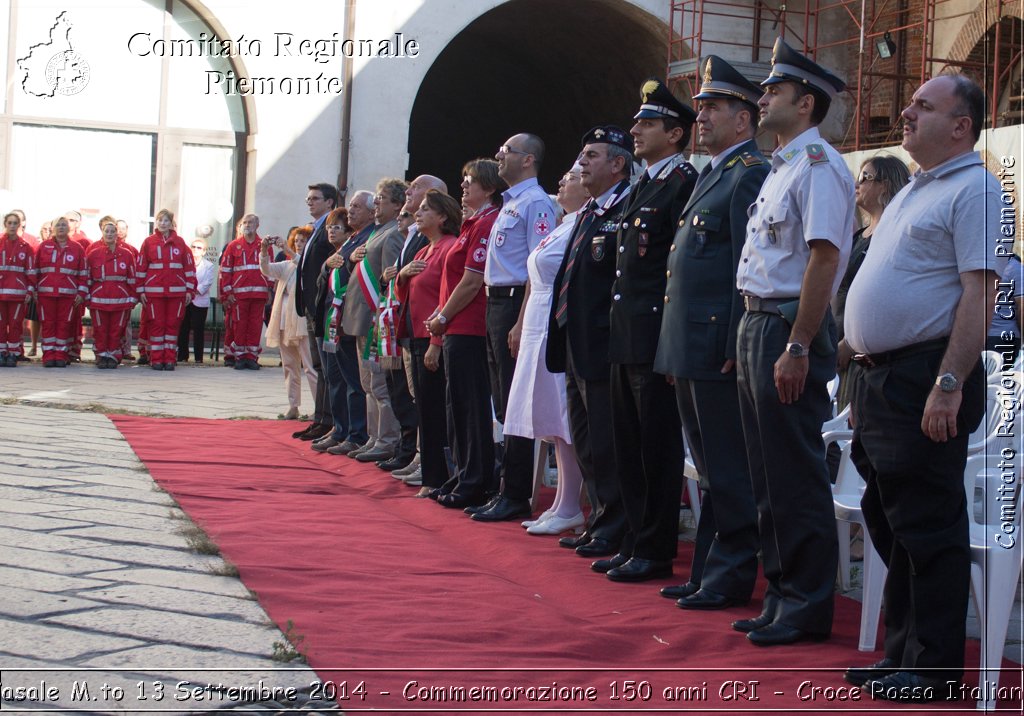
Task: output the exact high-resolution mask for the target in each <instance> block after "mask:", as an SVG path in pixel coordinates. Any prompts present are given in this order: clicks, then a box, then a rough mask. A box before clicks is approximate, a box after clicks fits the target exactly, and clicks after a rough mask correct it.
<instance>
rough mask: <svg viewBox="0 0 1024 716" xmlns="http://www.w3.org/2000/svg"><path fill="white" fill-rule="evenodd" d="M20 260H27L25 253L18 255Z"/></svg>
mask: <svg viewBox="0 0 1024 716" xmlns="http://www.w3.org/2000/svg"><path fill="white" fill-rule="evenodd" d="M18 260H19V261H24V260H25V253H24V252H22V253H20V254H18Z"/></svg>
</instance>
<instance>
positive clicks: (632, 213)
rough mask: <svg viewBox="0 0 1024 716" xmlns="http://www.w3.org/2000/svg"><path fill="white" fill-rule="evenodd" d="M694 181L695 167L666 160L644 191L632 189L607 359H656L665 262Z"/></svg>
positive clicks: (614, 287)
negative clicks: (665, 163)
mask: <svg viewBox="0 0 1024 716" xmlns="http://www.w3.org/2000/svg"><path fill="white" fill-rule="evenodd" d="M680 159H681V158H680ZM696 181H697V172H696V170H695V169H694V168H693V167H692V166H691V165H690V163H689V162H685V161H680V162H679V163H678V164H675V165H674V166H673V165H672V164H671V163H670V164H668V165H667V166H666V167H665V168H663V169H662V170H661V171H659V172H658V175H657V176H656V177H654V178H653V179H651V180H650V181H649V182H648V183H647V185H646V186H645V187H644V188H643V189H642V190H639V191H637V188H636V187H634V190H633V192H631V196H630V199H629V206H628V207H627V208H626V210H625V211H624V212H623V214H622V220H621V221H620V222H619V234H618V240H617V248H616V266H615V268H616V271H617V278H616V279H615V283H614V284H612V308H611V340H610V342H609V345H608V359H609V361H610V362H611V363H653V362H654V355H655V353H656V352H657V349H658V334H659V332H660V331H661V314H662V310H663V308H664V306H665V263H666V262H667V260H668V254H669V248H670V247H671V246H672V237H673V236H674V234H675V229H676V223H677V222H678V220H679V215H680V214H681V213H682V211H683V207H684V206H686V202H687V200H688V199H689V198H690V192H691V191H693V185H694V183H696Z"/></svg>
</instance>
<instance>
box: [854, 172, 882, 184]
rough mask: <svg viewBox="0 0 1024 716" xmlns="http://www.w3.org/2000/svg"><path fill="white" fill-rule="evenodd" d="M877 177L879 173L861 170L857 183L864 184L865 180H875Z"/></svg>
mask: <svg viewBox="0 0 1024 716" xmlns="http://www.w3.org/2000/svg"><path fill="white" fill-rule="evenodd" d="M877 178H878V175H877V174H868V173H867V172H861V173H860V176H859V177H857V183H858V184H863V183H864V182H869V181H875V180H876V179H877Z"/></svg>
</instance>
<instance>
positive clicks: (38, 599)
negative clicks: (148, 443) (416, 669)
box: [0, 355, 1022, 714]
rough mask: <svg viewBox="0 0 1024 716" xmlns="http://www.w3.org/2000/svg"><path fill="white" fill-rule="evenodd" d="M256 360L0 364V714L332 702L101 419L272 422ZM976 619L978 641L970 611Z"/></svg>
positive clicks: (271, 391) (1017, 639) (273, 375)
mask: <svg viewBox="0 0 1024 716" xmlns="http://www.w3.org/2000/svg"><path fill="white" fill-rule="evenodd" d="M262 362H263V365H264V369H263V370H261V371H258V372H257V371H235V370H230V369H225V368H224V367H223V366H222V365H221V364H219V363H218V364H214V365H210V364H204V365H202V366H196V365H179V367H178V370H176V371H174V372H156V371H152V370H150V369H149V368H148V367H138V366H134V365H131V364H126V365H125V366H122V367H121V368H119V369H118V370H113V371H111V370H103V371H100V370H96V368H95V367H94V366H93V365H92V364H91V363H90V362H89V361H88V360H87V361H86V362H85V363H82V364H79V365H73V366H70V367H68V368H65V369H43V368H42V367H41V365H40V364H39V363H38V361H34V362H32V363H30V364H22V365H20V366H19V367H18V368H16V369H3V370H0V434H2V435H3V436H4V437H3V441H2V443H0V444H2V446H3V453H2V454H3V460H2V461H0V462H2V464H0V585H2V586H0V633H3V634H4V637H3V639H0V673H2V691H3V698H2V709H3V710H4V711H8V710H31V711H33V712H34V713H58V712H68V713H88V714H92V713H104V714H106V713H142V712H146V711H148V710H157V709H159V710H162V711H163V712H165V713H166V712H172V713H205V712H209V711H218V710H222V709H236V710H246V711H254V710H255V711H263V712H267V711H276V710H278V709H281V708H283V707H290V708H292V709H302V710H304V711H305V712H306V713H316V712H326V711H328V710H330V707H331V706H332V705H330V704H326V703H324V702H321V701H318V700H316V699H315V698H311V697H313V696H315V694H314V693H311V684H313V683H314V682H316V680H317V677H316V675H315V674H314V673H313V672H312V671H311V670H309V669H308V668H307V667H305V666H304V665H302V664H300V663H296V662H288V663H286V662H282V661H278V660H275V659H273V658H272V655H274V653H275V650H276V651H277V652H280V651H281V650H282V649H283V648H285V647H286V646H287V642H286V639H285V637H284V635H283V634H282V633H281V631H280V630H279V629H278V628H277V627H276V626H275V625H274V624H273V623H272V622H271V621H270V619H269V618H268V617H267V615H266V613H265V612H264V611H263V609H262V608H261V607H260V606H259V604H258V602H257V601H255V597H254V595H253V594H251V593H250V592H249V590H248V589H246V587H245V585H243V584H242V583H241V581H239V580H238V578H237V577H235V576H232V575H233V571H232V567H231V565H229V564H227V563H226V562H225V561H224V560H223V559H221V558H220V557H219V556H210V555H204V554H198V553H197V552H196V551H194V550H193V549H192V548H191V547H190V546H189V543H188V541H187V539H186V537H185V535H184V534H182V532H183V531H184V530H185V528H187V526H188V525H189V524H190V523H189V522H188V520H187V518H186V517H185V515H184V514H183V513H182V511H181V510H180V509H178V508H177V506H176V505H175V503H174V501H173V500H172V499H171V498H170V496H168V495H167V494H166V493H164V492H163V491H162V490H161V489H160V488H159V487H158V486H157V485H156V483H155V482H154V481H153V479H152V478H151V477H150V475H149V473H148V472H147V471H146V469H145V467H144V466H143V465H142V463H141V462H140V461H139V460H138V458H137V457H136V456H135V454H134V452H132V450H131V448H130V447H129V446H128V444H127V442H126V441H125V440H124V439H123V438H122V437H121V434H120V433H119V432H118V431H117V429H116V428H115V427H114V426H113V424H112V423H111V422H110V421H109V420H108V419H107V418H106V417H105V416H104V415H103V413H104V412H108V411H109V412H131V413H140V414H151V415H173V416H192V417H204V418H264V419H275V418H277V417H278V415H280V414H281V413H282V412H283V411H284V410H285V408H286V407H287V401H286V399H285V390H284V385H283V376H282V371H281V369H280V368H279V367H278V360H277V357H276V356H273V355H271V356H264V358H263V360H262ZM303 391H304V392H303V403H304V407H305V408H306V409H311V408H312V398H311V397H310V396H309V394H308V392H307V391H308V388H305V387H304V388H303ZM295 425H296V427H299V426H300V425H304V423H295ZM857 581H859V580H857ZM847 596H852V597H854V598H859V591H858V590H857V589H856V588H855V589H854V590H853V591H851V592H849V593H848V594H847ZM1020 614H1021V608H1020V603H1019V602H1018V604H1017V605H1015V609H1014V616H1013V618H1012V621H1011V624H1010V629H1009V637H1008V641H1007V648H1006V656H1007V657H1008V658H1010V659H1013V660H1015V661H1017V662H1020V661H1021V633H1022V632H1021V620H1020ZM968 628H969V633H972V634H973V635H975V636H976V635H977V633H978V625H977V621H976V620H974V619H973V618H972V619H971V620H969V622H968ZM275 645H276V646H275ZM968 666H969V667H970V666H973V665H972V664H968ZM217 686H221V687H223V688H222V689H221V690H218V689H217V688H216V687H217ZM231 687H234V688H235V690H234V691H232V690H229V689H231ZM260 687H262V689H263V691H262V692H261V691H260ZM19 688H21V691H18V690H17V689H19ZM285 689H294V694H292V693H284V690H285ZM275 690H276V691H275ZM158 697H159V700H158ZM288 697H292V700H288ZM169 709H170V711H168V710H169ZM333 713H338V712H337V711H333Z"/></svg>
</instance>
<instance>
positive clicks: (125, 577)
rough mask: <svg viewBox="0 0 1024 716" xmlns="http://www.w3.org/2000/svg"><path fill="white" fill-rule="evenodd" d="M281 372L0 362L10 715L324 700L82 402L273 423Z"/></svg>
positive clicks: (0, 506) (230, 577) (325, 705)
mask: <svg viewBox="0 0 1024 716" xmlns="http://www.w3.org/2000/svg"><path fill="white" fill-rule="evenodd" d="M267 362H269V363H271V365H276V363H277V361H276V359H275V360H272V361H267ZM282 382H283V380H282V373H281V370H280V369H279V368H273V367H268V368H267V369H266V370H263V371H259V372H253V371H233V370H230V369H225V368H223V367H221V366H218V367H216V368H215V367H209V368H207V367H205V366H204V367H199V366H195V367H193V366H182V367H180V368H179V369H178V370H177V371H175V372H173V373H169V372H163V373H158V372H156V371H151V370H149V369H148V368H140V367H131V366H129V367H122V368H120V369H118V370H116V371H109V370H107V371H98V370H96V369H95V367H94V366H93V365H91V364H88V363H84V364H80V365H75V366H71V367H68V368H65V369H63V370H60V369H57V370H54V369H49V370H46V369H43V368H42V367H41V366H40V365H39V364H38V362H34V363H31V364H22V365H21V366H19V367H18V368H17V369H15V370H11V369H6V370H4V371H3V372H2V373H0V433H2V434H3V436H4V437H3V441H2V444H3V455H4V459H3V460H2V464H0V630H2V632H3V635H4V636H3V638H2V639H0V670H2V691H3V698H2V709H3V710H4V711H8V710H12V709H27V710H32V711H33V712H35V713H57V712H58V711H60V712H73V713H86V714H92V713H103V714H107V713H141V712H145V711H148V710H157V709H160V710H162V711H164V712H165V713H166V712H167V709H173V710H175V711H174V712H176V713H200V712H209V711H219V710H222V709H224V710H239V711H262V712H273V711H277V710H279V709H282V708H285V707H287V708H289V709H302V710H303V711H304V712H306V713H310V712H326V711H327V710H330V709H331V708H332V707H333V706H334V704H333V703H329V702H324V701H319V700H316V699H314V698H312V697H314V696H316V694H315V687H312V688H311V685H313V684H315V683H316V681H317V677H316V674H315V673H313V672H312V671H311V670H310V669H309V668H308V667H306V666H305V665H303V664H301V663H295V662H286V661H280V660H277V659H275V658H273V657H274V655H275V654H276V655H277V657H278V658H284V657H287V656H288V653H287V652H288V650H289V649H290V645H288V643H287V640H286V638H285V636H284V635H283V634H282V633H281V631H280V630H279V629H278V628H277V627H276V626H275V625H274V624H273V623H272V622H271V621H270V619H269V617H268V616H267V615H266V613H265V612H264V611H263V609H262V608H261V607H260V605H259V603H258V602H257V601H256V600H255V596H254V595H253V594H252V593H250V592H249V590H248V589H246V587H245V585H243V584H242V582H241V581H240V580H239V579H238V578H237V576H234V575H235V572H234V570H233V568H232V566H231V565H230V564H228V563H226V562H225V561H224V560H223V559H221V558H220V557H219V556H216V555H206V554H200V553H198V552H197V551H196V550H195V549H193V547H194V546H195V544H194V543H193V545H191V546H190V544H189V539H188V538H189V537H190V536H192V537H193V539H194V538H195V537H194V534H195V532H194V531H190V530H189V529H188V528H189V527H190V526H191V523H190V522H189V521H188V520H187V518H186V516H185V515H184V513H183V512H182V511H181V510H179V509H178V508H177V506H176V505H175V503H174V501H173V500H172V499H171V497H170V496H169V495H167V494H166V493H165V492H163V491H162V490H161V489H160V488H159V487H158V486H157V485H156V483H155V482H154V481H153V479H152V478H151V477H150V475H149V473H148V472H147V471H146V469H145V467H144V466H143V465H142V463H141V462H140V461H139V460H138V458H137V457H136V456H135V453H134V452H132V450H131V448H130V447H129V446H128V443H127V442H126V441H125V440H124V439H123V438H122V437H121V434H120V433H119V432H118V431H117V429H116V428H115V427H114V425H113V424H112V423H111V422H110V421H109V420H108V419H107V418H106V417H105V416H104V415H102V414H98V413H97V412H90V411H89V409H90V408H92V409H93V410H98V411H100V412H102V411H104V410H114V411H132V412H139V413H154V414H168V415H185V416H188V415H191V416H202V417H220V418H226V417H248V416H254V417H264V418H274V417H276V416H277V414H278V413H279V412H281V410H282V409H283V408H282V404H286V401H285V400H284V396H285V394H284V386H283V384H282ZM307 399H308V396H307ZM49 406H54V407H49ZM296 425H298V423H297V424H296ZM68 710H73V711H68ZM333 713H338V712H337V711H333Z"/></svg>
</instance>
